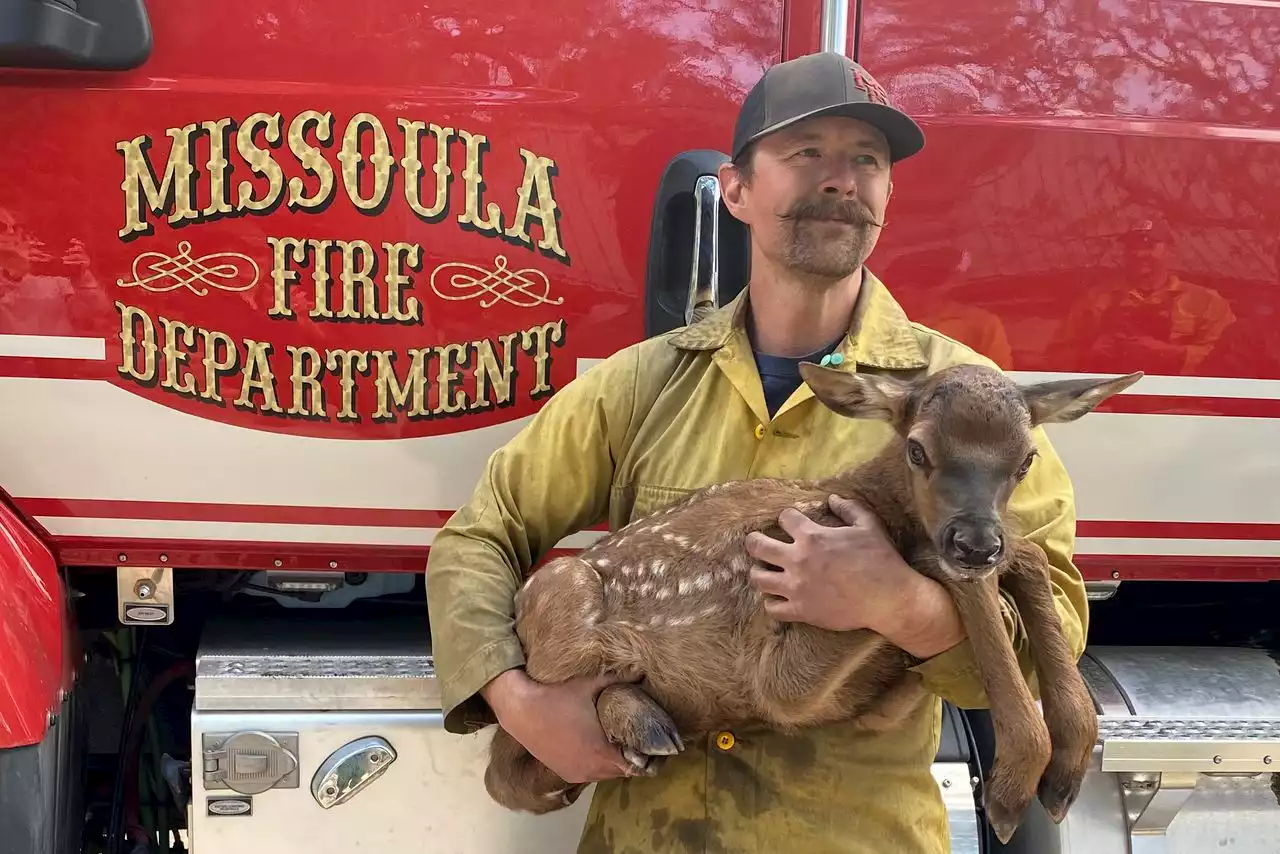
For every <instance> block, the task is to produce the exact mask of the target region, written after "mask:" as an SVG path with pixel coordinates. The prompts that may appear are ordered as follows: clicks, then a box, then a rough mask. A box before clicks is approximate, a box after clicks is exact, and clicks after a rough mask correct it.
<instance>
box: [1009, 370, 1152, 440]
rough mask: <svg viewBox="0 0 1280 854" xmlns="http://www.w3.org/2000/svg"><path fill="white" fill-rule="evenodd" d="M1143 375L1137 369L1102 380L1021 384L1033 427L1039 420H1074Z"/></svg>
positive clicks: (1088, 379)
mask: <svg viewBox="0 0 1280 854" xmlns="http://www.w3.org/2000/svg"><path fill="white" fill-rule="evenodd" d="M1143 376H1144V374H1143V373H1142V371H1138V372H1136V373H1132V374H1125V375H1124V376H1121V377H1111V378H1109V379H1102V380H1099V379H1096V378H1092V377H1085V378H1081V379H1071V380H1052V381H1050V382H1043V383H1036V384H1035V385H1031V386H1023V388H1022V399H1023V400H1025V401H1026V403H1027V409H1029V410H1030V411H1031V425H1032V426H1033V427H1034V426H1037V425H1039V424H1061V423H1064V422H1067V421H1075V420H1076V419H1077V418H1080V417H1081V416H1084V415H1086V414H1088V413H1089V412H1092V411H1093V409H1094V407H1096V406H1097V405H1098V404H1100V403H1102V401H1104V400H1106V399H1107V398H1108V397H1111V395H1113V394H1118V393H1120V392H1122V391H1124V390H1125V389H1127V388H1128V387H1129V386H1131V385H1133V384H1134V383H1136V382H1137V381H1138V380H1140V379H1142V377H1143Z"/></svg>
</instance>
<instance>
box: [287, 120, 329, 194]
mask: <svg viewBox="0 0 1280 854" xmlns="http://www.w3.org/2000/svg"><path fill="white" fill-rule="evenodd" d="M310 124H314V125H315V126H316V140H317V141H319V142H322V143H325V144H326V145H327V144H329V143H330V142H332V141H333V113H329V112H324V113H321V112H318V111H316V110H303V111H302V112H301V113H298V115H296V116H295V117H294V119H293V121H292V122H290V123H289V134H288V135H289V150H290V151H292V152H293V154H294V156H295V157H297V158H298V162H300V163H301V164H302V168H303V169H306V170H307V171H308V172H310V173H311V174H312V175H315V176H316V177H318V178H319V179H320V188H319V189H318V190H316V194H315V195H314V196H311V197H306V196H304V195H303V194H302V192H303V187H304V186H305V185H304V184H303V181H302V178H300V177H298V176H296V175H295V176H294V177H292V178H290V179H289V201H288V202H287V204H288V206H289V208H290V209H292V210H297V209H298V208H318V207H320V206H321V205H323V204H325V203H326V202H328V201H329V199H330V198H331V197H332V196H333V167H332V166H330V165H329V161H328V160H325V159H324V155H323V154H321V153H320V149H318V148H316V147H315V146H314V145H308V144H307V141H306V132H307V125H310Z"/></svg>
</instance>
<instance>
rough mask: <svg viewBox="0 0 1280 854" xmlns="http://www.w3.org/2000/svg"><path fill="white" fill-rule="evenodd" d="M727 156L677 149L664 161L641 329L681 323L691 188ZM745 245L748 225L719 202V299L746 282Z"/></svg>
mask: <svg viewBox="0 0 1280 854" xmlns="http://www.w3.org/2000/svg"><path fill="white" fill-rule="evenodd" d="M728 159H729V156H728V155H727V154H724V153H723V152H720V151H714V150H711V149H692V150H689V151H682V152H680V153H679V154H677V155H676V156H675V157H673V158H671V160H670V161H669V162H668V163H667V166H666V168H665V169H664V170H663V171H662V177H661V179H660V180H659V182H658V189H657V192H656V193H655V195H654V199H653V219H652V221H651V224H650V229H649V260H648V267H647V270H646V273H645V334H646V335H647V336H653V335H661V334H662V333H664V332H670V331H671V330H672V329H679V328H680V327H682V326H684V325H685V321H684V311H685V305H686V303H687V302H688V297H689V276H690V272H691V266H692V261H693V232H694V210H695V208H694V198H693V189H694V185H695V184H696V183H697V180H698V179H699V178H700V177H702V176H703V175H715V174H716V172H717V170H718V169H719V167H720V164H721V163H724V162H726V161H728ZM749 258H750V244H749V242H748V239H747V229H746V226H744V225H743V224H742V223H741V222H740V221H739V220H737V219H734V217H733V215H732V214H730V213H729V211H728V209H727V208H726V207H725V206H724V204H723V203H721V205H720V254H719V271H720V272H719V279H718V281H719V289H720V302H721V304H724V303H727V302H729V301H730V300H732V299H733V298H734V297H735V296H737V295H738V292H739V291H741V290H742V288H743V287H745V286H746V281H747V269H748V261H749Z"/></svg>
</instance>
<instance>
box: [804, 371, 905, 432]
mask: <svg viewBox="0 0 1280 854" xmlns="http://www.w3.org/2000/svg"><path fill="white" fill-rule="evenodd" d="M800 376H801V377H802V378H803V379H804V381H805V383H807V384H808V386H809V388H811V389H813V395H814V397H816V398H818V400H820V401H822V403H823V405H824V406H826V407H827V408H828V409H830V410H831V411H833V412H838V413H840V414H841V415H844V416H846V417H848V418H870V419H874V420H876V421H887V422H889V423H890V424H897V423H898V422H899V420H900V419H901V418H902V413H903V409H904V407H905V406H906V402H907V395H908V393H909V392H910V391H911V388H912V386H911V383H908V382H903V381H902V380H897V379H894V378H893V377H888V376H882V375H877V374H859V373H854V372H853V371H842V370H839V369H837V368H829V367H826V366H825V365H815V364H814V363H813V362H801V363H800Z"/></svg>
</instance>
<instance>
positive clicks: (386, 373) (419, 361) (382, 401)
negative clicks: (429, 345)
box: [372, 348, 431, 419]
mask: <svg viewBox="0 0 1280 854" xmlns="http://www.w3.org/2000/svg"><path fill="white" fill-rule="evenodd" d="M430 352H431V351H430V350H429V349H425V350H424V349H420V348H415V349H413V350H410V351H409V353H408V355H409V376H408V377H406V378H405V382H404V385H401V384H400V382H399V380H398V379H397V377H396V371H395V358H396V354H395V353H394V352H392V351H391V350H374V351H373V353H372V355H373V360H374V362H376V363H377V376H376V377H375V381H376V382H377V388H378V408H377V409H376V410H374V413H373V417H374V418H382V419H387V418H395V413H393V412H392V411H391V408H390V406H389V402H388V398H390V402H394V403H395V405H396V406H397V407H399V408H400V409H404V408H405V407H406V406H408V407H409V412H408V415H409V417H410V418H423V417H426V416H427V415H428V412H427V372H426V362H427V355H428V354H429V353H430ZM411 398H412V401H413V404H412V405H410V404H409V401H410V399H411Z"/></svg>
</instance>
